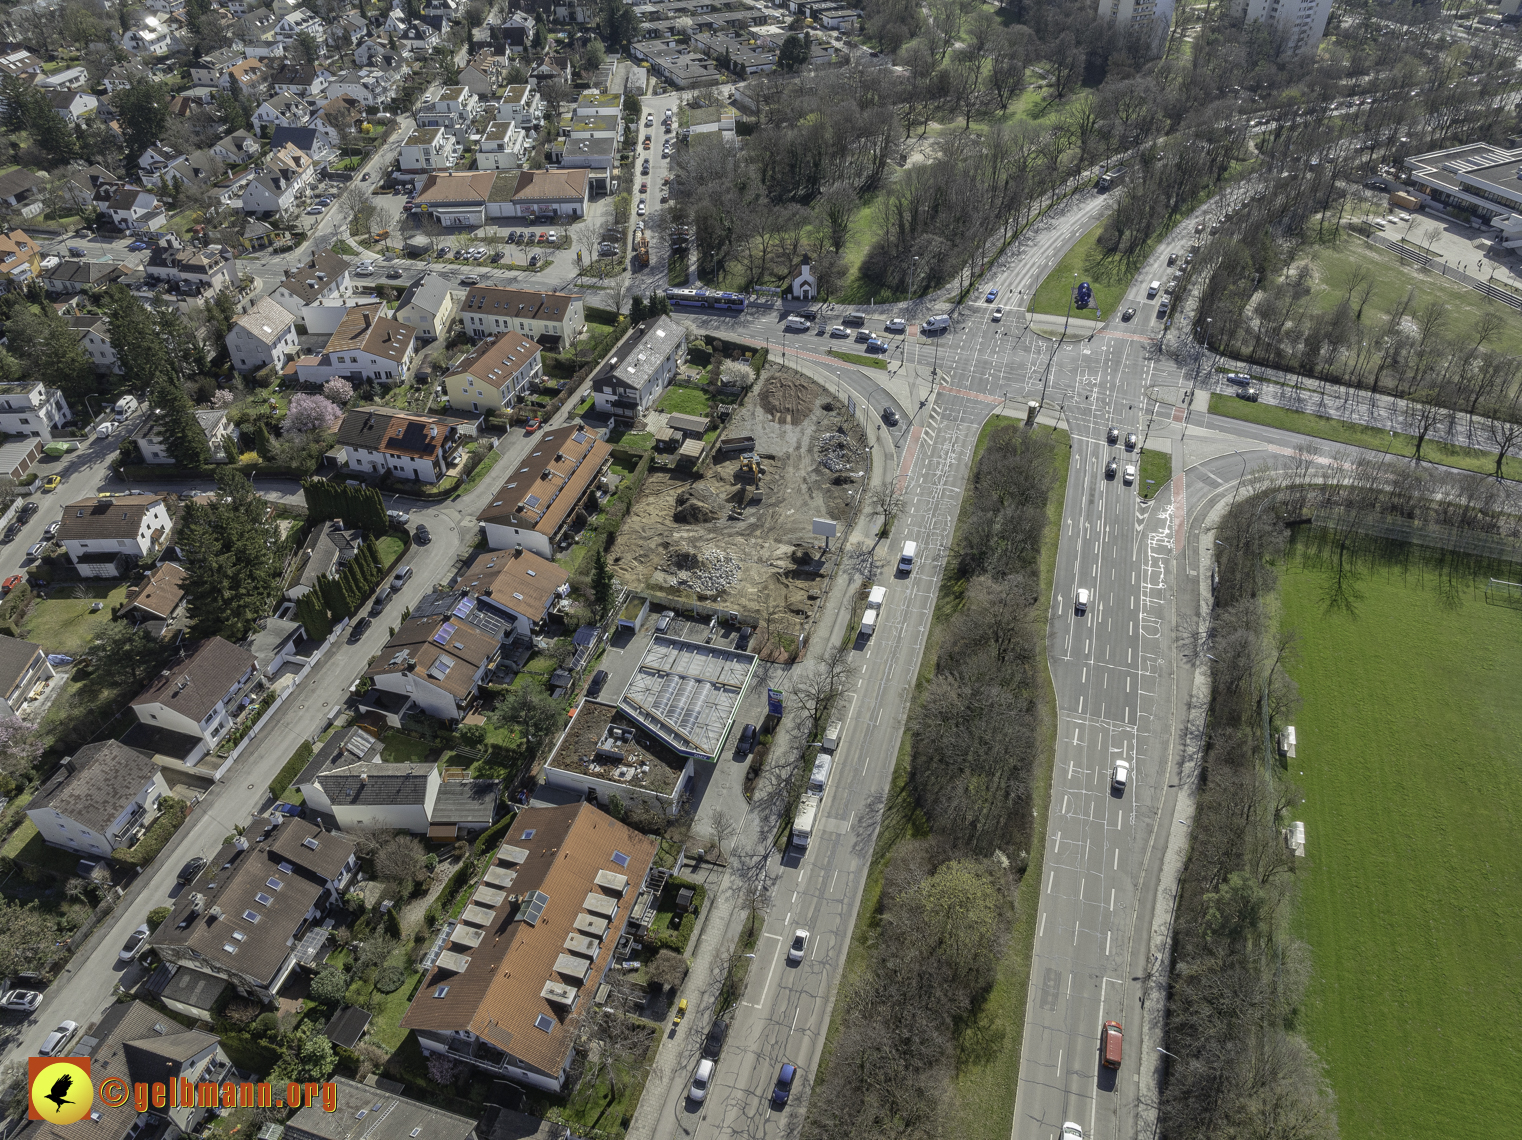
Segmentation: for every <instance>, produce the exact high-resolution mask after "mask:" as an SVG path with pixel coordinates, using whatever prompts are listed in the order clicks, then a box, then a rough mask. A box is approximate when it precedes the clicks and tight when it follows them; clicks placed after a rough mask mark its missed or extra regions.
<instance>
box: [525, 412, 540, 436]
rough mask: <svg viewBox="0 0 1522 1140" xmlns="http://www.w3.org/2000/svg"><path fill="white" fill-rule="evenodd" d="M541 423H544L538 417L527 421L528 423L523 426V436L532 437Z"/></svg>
mask: <svg viewBox="0 0 1522 1140" xmlns="http://www.w3.org/2000/svg"><path fill="white" fill-rule="evenodd" d="M543 422H544V421H543V420H541V419H540V418H539V417H538V416H535V417H534V418H533V419H531V420H529V422H528V423H526V424H524V425H523V434H524V435H533V434H534V433H535V432H536V431H538V430H539V426H540V424H542V423H543Z"/></svg>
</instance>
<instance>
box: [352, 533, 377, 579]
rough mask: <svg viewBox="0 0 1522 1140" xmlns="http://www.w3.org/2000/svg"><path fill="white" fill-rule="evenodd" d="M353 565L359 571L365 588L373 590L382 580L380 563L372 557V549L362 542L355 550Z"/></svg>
mask: <svg viewBox="0 0 1522 1140" xmlns="http://www.w3.org/2000/svg"><path fill="white" fill-rule="evenodd" d="M353 566H354V567H355V569H356V570H357V571H358V573H359V577H360V581H362V582H364V584H365V588H366V589H370V590H373V589H375V585H376V583H377V582H379V581H380V563H379V562H377V561H376V560H375V559H373V558H371V557H370V551H369V550H368V549H366V547H365V546H364V545H363V544H361V545H360V548H359V549H358V550H356V551H355V552H354V561H353Z"/></svg>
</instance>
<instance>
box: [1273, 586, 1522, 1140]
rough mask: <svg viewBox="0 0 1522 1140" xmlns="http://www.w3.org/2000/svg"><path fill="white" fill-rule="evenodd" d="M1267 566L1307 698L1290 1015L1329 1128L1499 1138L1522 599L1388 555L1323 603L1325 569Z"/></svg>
mask: <svg viewBox="0 0 1522 1140" xmlns="http://www.w3.org/2000/svg"><path fill="white" fill-rule="evenodd" d="M1516 576H1517V575H1516V574H1512V575H1509V577H1513V578H1514V577H1516ZM1281 580H1282V583H1283V587H1282V597H1283V614H1284V617H1283V620H1284V624H1285V626H1286V627H1293V628H1295V629H1297V630H1298V631H1299V635H1300V647H1299V652H1300V663H1299V665H1298V666H1296V667H1293V668H1292V670H1291V672H1292V673H1293V674H1294V676H1295V678H1296V680H1297V681H1298V682H1299V684H1300V691H1301V694H1302V697H1303V699H1304V702H1305V703H1304V707H1303V708H1302V710H1301V711H1300V712H1299V714H1298V715H1297V717H1296V722H1295V723H1296V728H1297V730H1298V731H1297V736H1298V742H1297V758H1296V759H1295V760H1293V761H1291V762H1290V771H1289V776H1290V778H1291V779H1293V780H1295V781H1297V782H1298V783H1300V784H1301V785H1302V786H1303V787H1304V789H1305V793H1306V802H1305V804H1304V805H1303V806H1302V807H1301V808H1299V809H1298V810H1297V812H1296V818H1298V819H1303V820H1304V821H1305V825H1306V851H1307V858H1306V860H1305V863H1304V865H1303V866H1302V868H1301V870H1300V880H1301V884H1302V887H1301V891H1302V894H1301V905H1300V910H1299V916H1298V926H1299V933H1300V934H1301V935H1302V936H1303V937H1304V938H1305V939H1306V941H1308V942H1309V943H1310V945H1311V949H1312V961H1313V964H1314V967H1315V971H1316V973H1315V978H1314V980H1313V982H1312V985H1311V989H1310V992H1309V995H1308V999H1307V1001H1306V1003H1305V1006H1304V1010H1305V1016H1304V1022H1305V1026H1306V1030H1307V1032H1308V1034H1309V1039H1310V1041H1311V1043H1312V1045H1313V1046H1314V1047H1315V1049H1316V1050H1317V1052H1318V1053H1319V1054H1320V1055H1321V1057H1322V1059H1323V1060H1324V1061H1325V1062H1326V1063H1327V1074H1328V1076H1329V1078H1330V1079H1331V1082H1332V1086H1333V1088H1334V1089H1335V1091H1336V1093H1337V1101H1338V1113H1337V1115H1338V1121H1339V1124H1340V1125H1341V1128H1342V1135H1343V1137H1344V1138H1346V1140H1365V1138H1367V1140H1375V1138H1378V1140H1404V1138H1409V1140H1429V1138H1430V1137H1434V1136H1442V1135H1450V1134H1453V1133H1454V1132H1456V1131H1463V1132H1465V1133H1469V1134H1472V1135H1475V1136H1504V1135H1506V1134H1508V1133H1510V1132H1511V1131H1512V1129H1514V1128H1515V1127H1516V1119H1517V1114H1518V1112H1519V1111H1522V1096H1519V1094H1518V1092H1517V1084H1516V1081H1515V1080H1514V1079H1513V1078H1514V1076H1515V1074H1516V1073H1517V1072H1518V1071H1519V1070H1522V1042H1519V1040H1518V1038H1517V1035H1516V1034H1515V1033H1514V1032H1512V1027H1514V1026H1516V1025H1517V1024H1519V1023H1522V987H1519V986H1518V984H1517V978H1518V975H1519V972H1522V939H1519V937H1518V932H1519V931H1522V822H1519V821H1522V782H1519V780H1518V779H1517V770H1516V768H1517V758H1518V757H1519V756H1522V703H1519V702H1518V701H1517V698H1516V677H1517V673H1516V649H1517V645H1518V644H1519V643H1522V612H1519V611H1518V610H1515V609H1507V608H1505V607H1502V606H1497V605H1487V604H1486V603H1485V598H1484V593H1483V589H1482V588H1481V587H1483V585H1484V583H1483V582H1478V583H1472V582H1468V581H1465V582H1463V583H1461V585H1460V589H1459V590H1458V591H1457V592H1456V596H1451V597H1450V596H1447V595H1444V596H1441V597H1440V596H1439V594H1438V593H1436V592H1435V591H1433V590H1432V589H1430V588H1428V589H1423V588H1421V586H1420V585H1419V584H1418V583H1417V582H1416V581H1415V580H1414V578H1408V577H1405V576H1402V574H1401V572H1400V571H1399V570H1398V569H1396V568H1394V567H1389V566H1382V567H1380V568H1379V569H1378V570H1376V571H1375V572H1373V573H1372V574H1369V575H1367V576H1365V577H1364V578H1363V579H1362V580H1361V581H1360V582H1359V583H1358V586H1359V589H1360V591H1361V593H1362V598H1361V600H1359V602H1358V603H1357V609H1356V611H1355V614H1354V615H1353V616H1349V615H1347V614H1345V613H1340V612H1339V613H1327V612H1325V610H1324V609H1323V607H1322V604H1321V596H1322V586H1323V580H1324V579H1323V575H1322V574H1321V573H1319V572H1317V571H1314V570H1308V569H1305V568H1303V567H1302V566H1301V565H1299V564H1298V562H1295V561H1293V560H1292V561H1291V564H1290V565H1289V566H1288V567H1286V568H1285V569H1284V572H1283V574H1282V579H1281ZM1507 1121H1511V1122H1512V1123H1510V1124H1508V1123H1507ZM1461 1123H1462V1127H1460V1124H1461Z"/></svg>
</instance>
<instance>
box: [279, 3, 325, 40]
mask: <svg viewBox="0 0 1522 1140" xmlns="http://www.w3.org/2000/svg"><path fill="white" fill-rule="evenodd" d="M302 32H307V33H309V34H310V35H313V36H316V37H317V42H318V43H322V41H323V40H324V39H326V38H327V33H328V28H327V25H326V24H324V23H323V22H322V20H321V19H319V18H318V17H317V16H314V15H313V14H312V13H311V12H308V11H307V10H306V9H305V8H297V9H296V10H295V11H293V12H291V13H289V14H288V15H286V16H285V17H283V18H282V19H281V21H280V22H279V23H278V24H276V25H275V39H277V40H278V41H279V42H281V43H283V44H285V43H290V42H291V41H292V40H294V39H295V38H296V37H297V36H299V35H301V33H302Z"/></svg>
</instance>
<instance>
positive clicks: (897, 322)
mask: <svg viewBox="0 0 1522 1140" xmlns="http://www.w3.org/2000/svg"><path fill="white" fill-rule="evenodd" d="M908 327H909V325H908V322H906V321H905V320H904V318H903V317H893V318H892V319H891V320H889V321H888V322H887V323H886V324H885V325H883V331H884V332H903V331H904V330H905V329H907V328H908Z"/></svg>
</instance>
